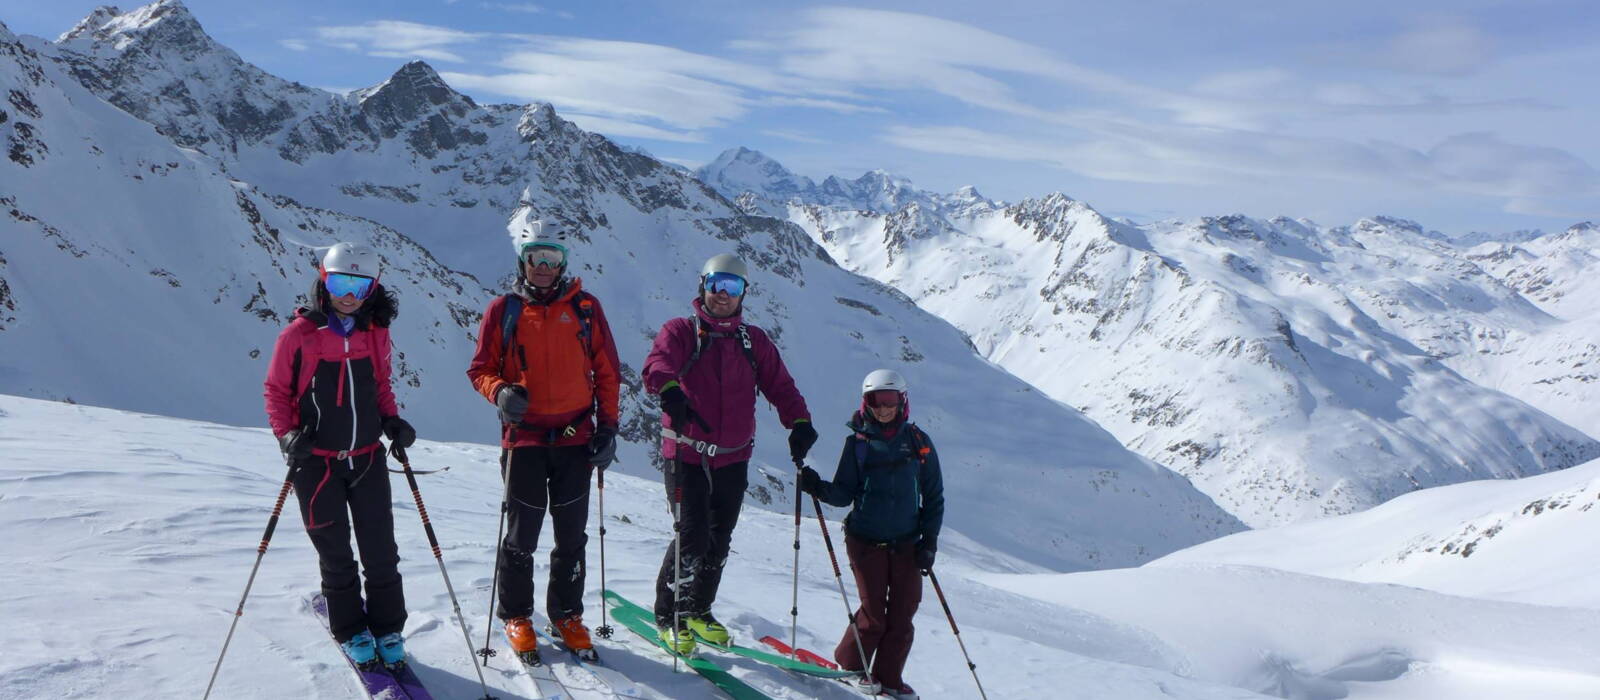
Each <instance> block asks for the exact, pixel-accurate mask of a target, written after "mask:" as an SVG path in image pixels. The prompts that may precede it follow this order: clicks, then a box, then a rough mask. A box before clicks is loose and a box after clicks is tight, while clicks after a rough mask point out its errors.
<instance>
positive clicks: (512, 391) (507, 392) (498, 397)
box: [494, 382, 528, 425]
mask: <svg viewBox="0 0 1600 700" xmlns="http://www.w3.org/2000/svg"><path fill="white" fill-rule="evenodd" d="M494 405H495V406H498V407H499V408H500V422H501V423H510V424H511V425H516V424H518V423H521V422H522V416H523V415H524V414H526V413H527V412H528V390H527V389H524V388H522V387H521V386H518V385H516V384H511V383H509V382H507V383H505V384H502V385H500V391H498V392H496V393H495V395H494Z"/></svg>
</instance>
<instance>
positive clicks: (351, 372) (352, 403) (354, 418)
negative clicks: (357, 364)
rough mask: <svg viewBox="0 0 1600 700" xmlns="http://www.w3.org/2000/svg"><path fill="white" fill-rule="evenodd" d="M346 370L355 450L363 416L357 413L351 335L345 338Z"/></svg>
mask: <svg viewBox="0 0 1600 700" xmlns="http://www.w3.org/2000/svg"><path fill="white" fill-rule="evenodd" d="M344 370H345V376H347V377H349V378H350V449H351V450H354V449H355V448H356V433H357V428H358V427H360V425H361V418H360V417H359V416H358V415H357V414H356V373H355V371H354V370H353V369H351V367H350V336H345V338H344ZM345 461H346V462H349V457H346V458H345ZM349 465H350V467H351V468H352V469H354V468H355V463H354V462H349Z"/></svg>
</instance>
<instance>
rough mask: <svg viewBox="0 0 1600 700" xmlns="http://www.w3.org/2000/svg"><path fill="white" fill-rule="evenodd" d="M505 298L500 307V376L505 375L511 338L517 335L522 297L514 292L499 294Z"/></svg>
mask: <svg viewBox="0 0 1600 700" xmlns="http://www.w3.org/2000/svg"><path fill="white" fill-rule="evenodd" d="M501 298H502V299H505V300H506V303H505V305H503V306H501V307H500V376H502V377H503V376H505V368H506V362H507V361H508V360H509V358H510V357H511V339H512V338H515V337H516V335H517V317H519V316H521V315H522V297H520V296H517V295H515V294H506V295H503V296H501Z"/></svg>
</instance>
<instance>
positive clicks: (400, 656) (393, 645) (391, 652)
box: [378, 632, 406, 668]
mask: <svg viewBox="0 0 1600 700" xmlns="http://www.w3.org/2000/svg"><path fill="white" fill-rule="evenodd" d="M378 656H380V657H382V658H383V665H385V666H388V667H389V668H394V667H396V666H399V665H400V664H403V663H405V662H406V640H405V638H404V637H402V636H400V633H399V632H390V633H388V634H386V635H383V636H382V637H379V638H378Z"/></svg>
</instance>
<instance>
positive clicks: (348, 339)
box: [265, 243, 417, 667]
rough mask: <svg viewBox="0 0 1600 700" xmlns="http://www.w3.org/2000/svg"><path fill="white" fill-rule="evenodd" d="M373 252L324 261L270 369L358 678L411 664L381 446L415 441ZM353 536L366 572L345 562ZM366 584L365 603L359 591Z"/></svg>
mask: <svg viewBox="0 0 1600 700" xmlns="http://www.w3.org/2000/svg"><path fill="white" fill-rule="evenodd" d="M380 272H381V270H380V267H379V260H378V253H377V251H375V250H373V249H372V248H371V247H368V246H366V245H363V244H360V243H339V244H336V245H334V246H333V247H332V248H330V249H329V250H328V252H327V254H326V255H324V256H323V258H322V267H321V274H320V275H319V277H318V278H317V280H316V281H315V283H314V284H313V285H312V288H311V293H310V295H309V304H308V305H307V306H304V307H301V308H299V309H297V310H296V311H295V318H294V320H293V321H291V322H290V323H289V326H288V327H287V328H285V329H283V332H282V333H280V334H278V341H277V344H276V345H275V346H273V349H272V360H271V363H270V364H269V365H268V368H267V379H266V382H265V387H266V392H265V393H266V404H267V418H268V421H269V422H270V423H271V424H272V433H273V435H276V436H277V438H278V445H279V447H280V448H281V449H282V450H283V454H284V458H285V460H286V461H287V462H288V466H290V467H293V468H294V472H293V476H292V480H293V483H294V492H295V496H296V497H298V499H299V501H300V514H301V516H302V517H303V518H304V520H305V526H306V533H307V534H308V535H310V536H311V544H312V546H314V547H315V548H316V550H317V559H318V565H319V567H320V568H321V570H322V595H323V596H324V597H325V598H326V599H327V602H328V625H329V628H330V629H331V630H332V632H333V637H334V639H335V640H337V641H338V642H339V644H340V646H341V647H342V648H343V649H344V652H345V654H347V655H349V657H350V660H351V661H353V662H355V663H356V665H358V666H361V667H371V666H373V665H374V664H375V659H381V660H382V661H383V663H384V664H385V665H387V666H391V667H393V666H397V665H399V664H400V663H402V662H404V661H405V656H406V654H405V640H404V639H403V638H402V636H401V634H400V632H401V630H402V629H403V628H404V627H405V623H406V603H405V594H404V591H403V590H402V588H401V583H400V571H399V568H398V567H399V563H400V555H399V552H398V549H397V547H396V546H395V541H394V513H393V512H392V511H391V510H390V497H389V471H388V465H387V463H386V462H385V459H384V453H383V443H381V442H379V441H378V437H379V436H380V434H381V435H382V436H385V437H387V438H389V440H390V442H392V443H394V444H396V445H399V446H401V447H410V446H411V444H412V443H413V442H415V441H416V439H417V433H416V431H415V430H413V429H412V428H411V425H410V424H409V423H407V422H406V421H405V420H404V419H402V418H401V417H400V415H399V413H400V410H399V407H398V406H397V405H396V403H395V398H394V389H393V387H391V386H390V383H389V380H390V360H389V352H390V345H389V324H390V323H391V322H392V321H393V320H394V317H395V312H396V303H395V298H394V295H393V294H392V293H391V292H390V291H389V290H388V289H386V288H385V287H384V286H383V285H382V284H380V283H379V282H378V280H379V277H380V274H379V273H380ZM352 530H353V531H354V532H355V537H356V546H357V547H359V549H360V553H361V567H360V569H359V570H358V568H357V566H356V560H355V558H354V557H353V556H352V553H351V551H350V534H351V531H352ZM361 573H364V574H365V575H366V593H367V595H366V600H365V601H363V600H362V597H361V579H360V577H359V574H361Z"/></svg>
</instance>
